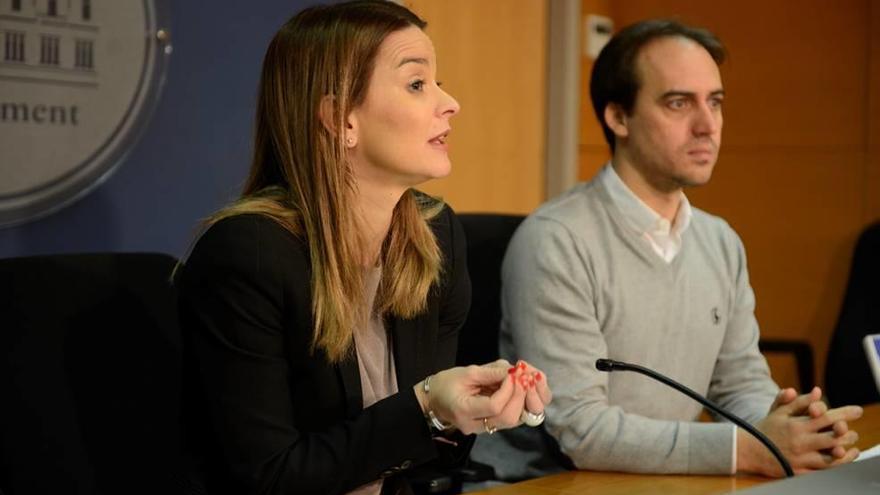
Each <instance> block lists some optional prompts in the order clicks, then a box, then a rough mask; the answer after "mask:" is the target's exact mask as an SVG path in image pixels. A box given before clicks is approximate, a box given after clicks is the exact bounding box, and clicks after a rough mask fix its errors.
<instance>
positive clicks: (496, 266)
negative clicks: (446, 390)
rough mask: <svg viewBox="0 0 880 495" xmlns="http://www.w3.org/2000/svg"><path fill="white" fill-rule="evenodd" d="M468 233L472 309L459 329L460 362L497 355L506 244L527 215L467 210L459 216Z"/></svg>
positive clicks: (478, 361)
mask: <svg viewBox="0 0 880 495" xmlns="http://www.w3.org/2000/svg"><path fill="white" fill-rule="evenodd" d="M458 218H459V220H460V221H461V224H462V227H464V233H465V237H467V243H468V244H467V246H468V247H467V257H468V271H469V273H470V276H471V287H472V292H473V296H472V298H471V310H470V313H469V314H468V317H467V320H466V321H465V323H464V326H463V327H462V329H461V332H460V333H459V339H458V342H459V343H458V356H457V359H456V362H457V364H458V365H468V364H484V363H488V362H491V361H494V360H496V359H498V330H499V325H500V323H501V261H502V260H503V259H504V253H505V252H506V251H507V244H508V243H509V242H510V238H511V237H513V233H514V232H516V228H517V227H519V224H520V223H522V221H523V219H524V218H525V217H523V216H521V215H500V214H488V213H487V214H478V213H464V214H460V215H459V216H458Z"/></svg>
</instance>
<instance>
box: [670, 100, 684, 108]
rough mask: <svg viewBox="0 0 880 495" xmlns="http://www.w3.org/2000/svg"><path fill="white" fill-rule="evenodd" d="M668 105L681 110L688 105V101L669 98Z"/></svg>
mask: <svg viewBox="0 0 880 495" xmlns="http://www.w3.org/2000/svg"><path fill="white" fill-rule="evenodd" d="M667 105H669V108H671V109H673V110H681V109H682V108H685V107H686V106H687V101H686V100H669V103H667Z"/></svg>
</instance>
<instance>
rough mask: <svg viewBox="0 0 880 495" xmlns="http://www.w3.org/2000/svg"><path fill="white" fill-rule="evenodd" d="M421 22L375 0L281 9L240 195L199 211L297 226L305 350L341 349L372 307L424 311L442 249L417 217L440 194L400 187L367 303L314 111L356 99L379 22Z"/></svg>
mask: <svg viewBox="0 0 880 495" xmlns="http://www.w3.org/2000/svg"><path fill="white" fill-rule="evenodd" d="M410 26H416V27H418V28H420V29H423V28H424V26H425V22H424V21H422V20H421V19H419V18H418V17H417V16H416V15H415V14H413V13H412V12H410V11H409V10H407V9H406V8H404V7H401V6H399V5H396V4H394V3H391V2H385V1H371V0H364V1H357V2H349V3H344V4H337V5H330V6H320V7H313V8H309V9H306V10H303V11H302V12H300V13H299V14H297V15H296V16H294V17H293V18H292V19H291V20H289V21H288V22H287V23H286V24H285V25H284V26H283V27H282V28H281V29H280V30H279V31H278V33H277V34H276V35H275V37H274V38H273V39H272V41H271V43H270V44H269V48H268V49H267V51H266V56H265V58H264V60H263V70H262V76H261V80H260V89H259V96H258V102H257V110H256V122H255V134H254V150H253V159H252V163H251V169H250V174H249V177H248V180H247V183H246V185H245V187H244V191H243V193H242V197H241V199H239V200H238V201H237V202H235V203H234V204H232V205H229V206H227V207H226V208H224V209H222V210H220V211H218V212H217V213H215V214H214V215H212V216H211V217H210V218H208V219H207V220H206V227H207V226H210V225H211V224H213V223H216V222H217V221H219V220H221V219H223V218H226V217H230V216H233V215H240V214H247V213H256V214H260V215H265V216H267V217H270V218H272V219H273V220H275V221H276V222H278V223H279V224H280V225H281V226H283V227H284V228H285V229H287V230H288V231H289V232H291V233H292V234H293V235H295V236H298V237H300V238H305V240H306V241H307V243H308V247H309V254H310V257H311V267H312V274H311V286H312V316H313V320H314V328H313V332H314V333H313V337H312V351H315V350H320V351H323V352H324V353H325V354H326V356H327V359H328V360H329V361H330V362H339V361H341V360H343V359H344V358H345V357H346V355H347V354H348V353H349V352H351V348H352V340H353V331H354V328H356V327H357V326H358V325H359V324H360V323H361V322H363V321H365V317H366V316H368V314H369V312H370V311H372V310H375V311H377V312H378V313H379V314H391V315H393V316H396V317H398V318H412V317H414V316H416V315H418V314H419V313H421V312H423V311H424V310H425V308H426V305H427V299H428V294H429V291H430V290H431V286H432V285H433V284H434V283H435V282H436V281H437V280H438V279H439V275H440V269H441V253H440V249H439V247H438V245H437V240H436V239H435V237H434V234H433V232H432V230H431V228H430V226H429V225H428V220H430V219H431V218H432V217H434V216H435V215H436V214H437V213H438V212H439V211H440V210H441V209H442V207H443V204H442V202H440V201H439V200H437V199H434V198H430V197H427V196H425V195H421V194H419V193H416V192H415V191H412V190H408V191H406V192H405V193H404V194H403V196H402V197H401V198H400V200H399V202H398V203H397V205H396V207H395V208H394V212H393V215H392V220H391V226H390V229H389V232H388V235H387V237H386V238H385V240H384V243H383V245H382V249H381V252H380V254H379V258H380V259H379V261H380V262H381V264H382V265H383V267H384V268H383V276H382V278H381V281H380V283H379V288H378V290H377V294H376V299H375V300H376V304H375V308H366V307H365V306H366V298H365V294H364V270H363V264H362V261H363V259H364V256H363V253H365V252H367V251H366V249H367V246H366V242H365V240H364V237H363V230H362V227H361V222H360V221H359V219H358V217H357V214H356V213H355V212H354V208H353V205H354V204H355V202H354V199H355V197H356V195H357V184H356V183H355V181H354V177H353V174H352V170H351V167H350V166H349V164H348V163H347V161H346V158H345V145H344V143H343V141H342V139H343V138H342V133H340V132H332V131H331V130H329V129H328V128H327V126H325V125H324V124H323V123H322V122H321V119H320V116H319V111H320V106H321V104H322V103H321V102H322V100H324V99H325V97H326V96H328V95H329V96H331V98H329V99H328V100H329V101H330V105H331V106H332V122H333V125H334V126H335V127H334V128H335V129H343V128H344V118H345V116H346V115H348V114H349V113H350V112H351V110H352V109H353V108H355V107H356V106H357V105H358V104H360V103H361V102H362V101H363V99H364V97H365V95H366V90H367V85H368V82H369V78H370V75H371V73H372V70H373V64H374V59H375V57H376V53H377V52H378V49H379V45H380V44H381V43H382V41H383V40H384V39H385V37H386V36H388V34H390V33H392V32H394V31H398V30H400V29H404V28H407V27H410Z"/></svg>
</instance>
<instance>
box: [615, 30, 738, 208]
mask: <svg viewBox="0 0 880 495" xmlns="http://www.w3.org/2000/svg"><path fill="white" fill-rule="evenodd" d="M636 73H637V74H638V78H639V81H640V83H641V84H640V88H639V91H638V94H637V95H636V101H635V104H634V106H633V109H632V112H631V114H630V115H626V116H625V117H624V120H625V124H624V126H623V127H622V133H623V134H624V135H621V132H618V138H617V145H618V150H617V151H618V152H622V153H625V154H626V155H627V156H626V159H627V160H628V161H629V162H630V163H631V164H632V165H633V167H634V168H636V169H637V170H638V171H639V172H640V173H641V175H642V176H643V177H644V179H645V180H646V181H647V182H648V183H649V184H651V185H652V186H653V187H654V188H656V189H658V190H660V191H672V190H676V189H679V188H681V187H686V186H698V185H702V184H705V183H706V182H708V181H709V179H710V178H711V177H712V169H713V168H714V166H715V161H716V160H717V159H718V148H719V146H720V145H721V125H722V118H721V102H722V99H723V97H724V91H723V89H722V86H721V74H720V72H719V71H718V65H717V64H716V63H715V61H714V60H713V59H712V56H711V55H709V52H707V51H706V50H705V49H704V48H703V47H702V46H700V45H699V44H697V43H695V42H694V41H692V40H690V39H687V38H682V37H666V38H660V39H657V40H654V41H651V42H650V43H648V44H647V45H645V46H644V47H642V50H641V51H640V52H639V54H638V56H637V57H636Z"/></svg>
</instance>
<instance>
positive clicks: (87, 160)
mask: <svg viewBox="0 0 880 495" xmlns="http://www.w3.org/2000/svg"><path fill="white" fill-rule="evenodd" d="M158 15H159V12H157V6H156V5H155V2H154V1H153V0H6V1H4V2H0V44H2V48H0V226H6V225H12V224H16V223H20V222H24V221H27V220H31V219H34V218H37V217H40V216H43V215H46V214H48V213H50V212H52V211H54V210H57V209H59V208H61V207H63V206H65V205H66V204H69V203H70V202H72V201H74V200H76V199H77V198H80V197H82V196H83V195H84V194H86V193H87V192H88V191H89V190H91V189H92V188H94V187H95V186H97V185H98V184H100V183H101V182H102V181H103V180H104V179H105V178H106V177H107V176H108V175H109V174H110V173H111V172H112V171H113V169H114V167H115V166H116V165H117V164H118V163H119V162H120V161H121V160H122V158H123V157H124V155H125V153H126V151H128V150H130V149H131V147H132V146H133V145H134V142H135V140H136V138H137V136H138V134H139V131H140V130H142V129H143V127H144V125H145V124H146V121H147V120H148V117H149V114H150V112H151V111H152V109H153V108H154V106H155V103H156V101H157V99H158V94H159V90H160V88H161V85H162V82H163V80H164V68H165V65H166V61H167V58H168V55H170V53H171V46H170V44H169V43H168V39H167V38H168V36H167V32H166V31H164V30H162V29H161V27H160V26H159V22H160V19H159V18H158ZM161 22H163V23H165V22H167V19H165V18H162V19H161ZM166 25H167V24H166Z"/></svg>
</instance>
